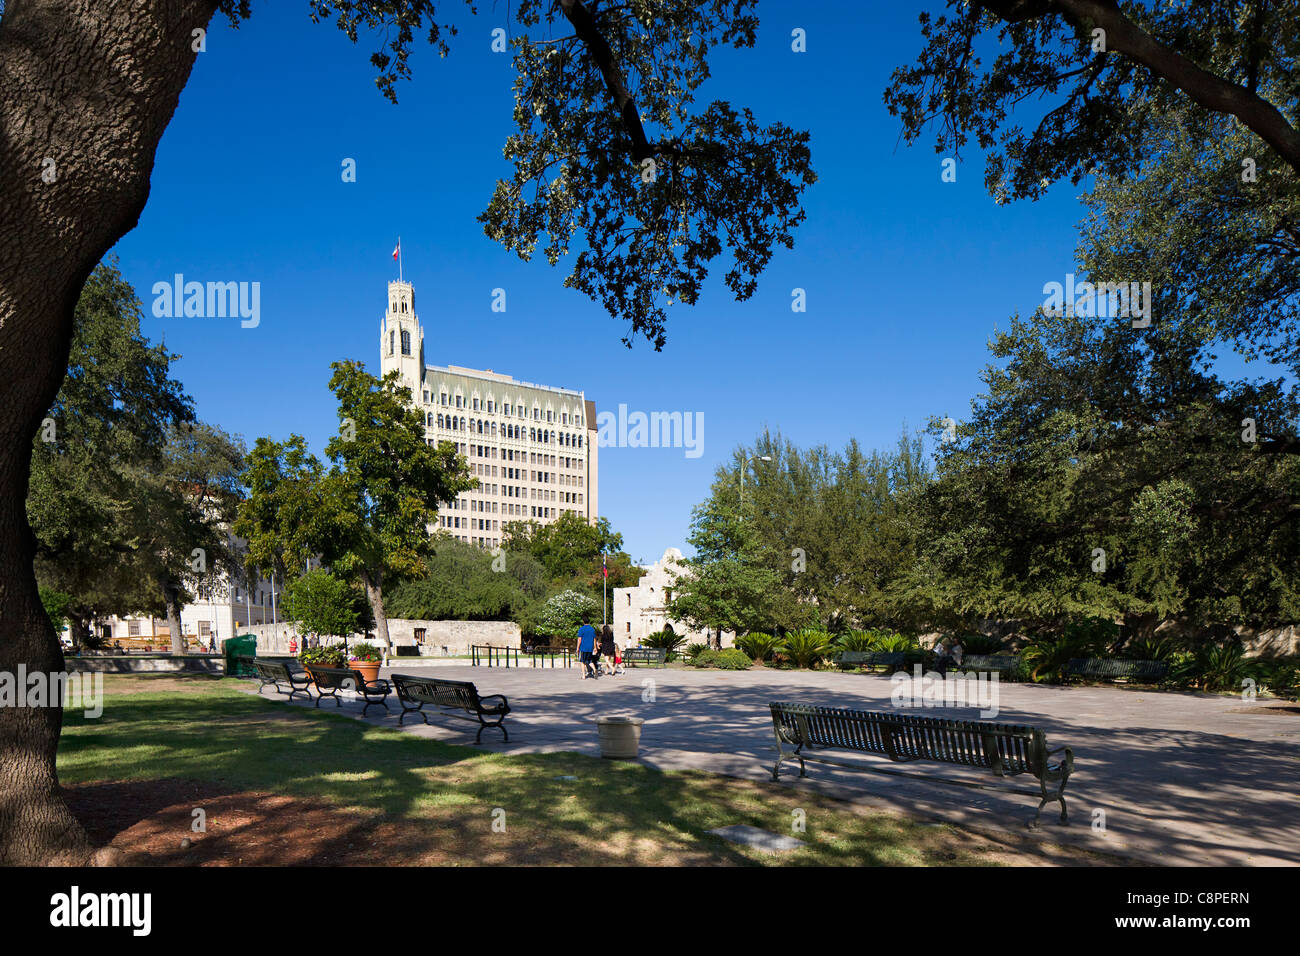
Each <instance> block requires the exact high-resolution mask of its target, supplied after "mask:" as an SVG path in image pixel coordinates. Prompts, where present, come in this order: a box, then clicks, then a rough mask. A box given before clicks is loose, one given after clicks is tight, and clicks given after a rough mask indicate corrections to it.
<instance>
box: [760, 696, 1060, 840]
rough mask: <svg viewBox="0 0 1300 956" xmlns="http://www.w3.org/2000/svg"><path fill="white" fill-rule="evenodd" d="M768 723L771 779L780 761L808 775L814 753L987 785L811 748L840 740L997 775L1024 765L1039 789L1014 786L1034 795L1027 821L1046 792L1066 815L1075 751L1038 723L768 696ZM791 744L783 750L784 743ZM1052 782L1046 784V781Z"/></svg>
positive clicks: (893, 756) (896, 757)
mask: <svg viewBox="0 0 1300 956" xmlns="http://www.w3.org/2000/svg"><path fill="white" fill-rule="evenodd" d="M770 706H771V709H772V726H773V730H774V731H775V733H776V751H777V760H776V766H775V767H773V768H772V779H773V780H776V779H778V777H779V775H780V772H781V764H782V762H783V761H786V760H796V759H797V760H798V761H799V776H801V777H803V776H807V773H806V770H805V767H804V762H805V761H819V762H821V763H828V764H835V765H836V766H841V767H846V768H849V769H853V770H874V771H877V772H880V773H890V774H895V775H897V776H904V777H920V778H922V779H935V780H938V781H939V782H942V783H952V784H956V785H958V786H965V787H975V788H978V789H1004V788H989V787H988V786H987V785H986V784H981V783H975V782H973V781H967V780H952V779H948V778H942V777H937V778H936V777H931V776H930V775H928V774H918V773H908V772H905V771H901V770H890V769H887V768H884V767H872V766H868V765H867V764H865V763H859V762H850V761H845V760H836V759H834V758H831V757H823V756H814V755H813V752H815V751H820V750H824V749H832V748H839V749H842V750H850V751H857V752H859V753H867V754H878V755H880V756H884V757H888V758H889V759H890V760H892V761H895V762H897V763H908V762H911V761H914V760H920V761H932V762H935V763H944V764H953V765H956V766H966V767H978V768H980V769H983V770H988V771H991V772H992V773H993V774H994V775H995V776H998V777H1007V776H1015V775H1017V774H1022V773H1027V774H1029V775H1031V776H1032V777H1034V778H1035V779H1036V780H1037V781H1038V787H1039V791H1038V792H1034V791H1032V790H1023V789H1021V790H1016V791H1014V792H1017V793H1025V794H1029V795H1032V796H1036V797H1040V800H1039V803H1038V811H1037V812H1036V813H1035V814H1034V819H1033V822H1032V823H1030V824H1029V825H1030V826H1031V827H1032V826H1037V825H1038V818H1039V816H1040V815H1041V814H1042V812H1043V806H1044V805H1045V804H1046V803H1047V802H1048V801H1049V800H1055V801H1057V802H1058V803H1060V805H1061V823H1063V824H1064V823H1068V822H1069V820H1068V817H1067V815H1066V809H1065V784H1066V782H1067V781H1068V780H1069V778H1070V774H1071V773H1072V772H1073V770H1074V754H1073V752H1072V751H1071V750H1070V748H1069V747H1058V748H1056V749H1055V750H1048V749H1047V738H1046V736H1045V735H1044V734H1043V732H1042V731H1041V730H1037V729H1035V728H1033V727H1025V726H1020V725H1016V724H994V723H985V722H981V721H969V720H952V719H950V718H947V717H921V716H913V715H910V714H898V713H888V712H873V711H859V710H841V709H838V708H833V707H816V706H812V705H808V704H783V703H772V704H771V705H770ZM787 744H788V745H791V746H792V747H793V748H794V750H793V751H787V750H786V748H785V745H787ZM1061 752H1064V754H1065V756H1064V759H1062V760H1060V761H1059V762H1058V763H1055V764H1053V763H1051V762H1050V760H1049V758H1050V756H1051V755H1052V754H1056V753H1061ZM1049 784H1054V785H1056V787H1055V789H1054V790H1049V789H1048V785H1049Z"/></svg>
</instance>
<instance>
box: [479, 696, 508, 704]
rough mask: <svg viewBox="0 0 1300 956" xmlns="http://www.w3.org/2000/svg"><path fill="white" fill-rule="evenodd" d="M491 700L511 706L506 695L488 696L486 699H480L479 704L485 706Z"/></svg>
mask: <svg viewBox="0 0 1300 956" xmlns="http://www.w3.org/2000/svg"><path fill="white" fill-rule="evenodd" d="M489 700H499V701H501V703H503V704H506V705H509V701H507V700H506V695H505V694H488V695H487V696H486V697H479V699H478V702H479V703H480V704H484V703H487V702H488V701H489Z"/></svg>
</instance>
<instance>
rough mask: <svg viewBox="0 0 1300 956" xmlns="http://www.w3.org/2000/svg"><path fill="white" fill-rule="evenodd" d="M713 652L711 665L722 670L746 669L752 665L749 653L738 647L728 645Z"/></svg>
mask: <svg viewBox="0 0 1300 956" xmlns="http://www.w3.org/2000/svg"><path fill="white" fill-rule="evenodd" d="M713 653H714V659H713V666H714V667H718V668H721V669H722V670H724V671H747V670H749V669H750V667H752V666H753V665H754V662H753V661H752V660H751V659H750V657H749V655H748V654H746V653H745V652H744V651H742V650H741V649H740V648H738V647H728V648H726V649H725V650H721V651H714V652H713Z"/></svg>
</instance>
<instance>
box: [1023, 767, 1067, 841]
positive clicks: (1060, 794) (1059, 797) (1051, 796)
mask: <svg viewBox="0 0 1300 956" xmlns="http://www.w3.org/2000/svg"><path fill="white" fill-rule="evenodd" d="M1069 779H1070V775H1069V774H1068V773H1067V774H1066V775H1065V776H1064V777H1062V778H1061V785H1060V786H1059V787H1057V788H1056V792H1055V793H1050V792H1049V791H1048V789H1047V783H1046V781H1044V780H1042V779H1041V778H1040V779H1039V781H1038V787H1039V789H1040V790H1042V792H1043V799H1041V800H1039V801H1038V810H1037V811H1035V813H1034V819H1033V821H1032V822H1031V823H1030V824H1029V829H1031V830H1034V829H1037V827H1038V818H1039V817H1040V816H1042V813H1043V807H1044V806H1046V805H1047V804H1048V802H1050V801H1052V800H1055V801H1056V802H1057V803H1059V804H1060V805H1061V826H1069V825H1070V816H1069V813H1068V811H1067V810H1066V806H1065V784H1066V782H1067V781H1069Z"/></svg>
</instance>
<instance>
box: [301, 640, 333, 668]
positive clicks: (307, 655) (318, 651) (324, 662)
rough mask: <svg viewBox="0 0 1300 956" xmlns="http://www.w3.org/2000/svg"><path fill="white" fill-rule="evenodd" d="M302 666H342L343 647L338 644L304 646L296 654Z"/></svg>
mask: <svg viewBox="0 0 1300 956" xmlns="http://www.w3.org/2000/svg"><path fill="white" fill-rule="evenodd" d="M298 660H300V661H302V664H303V666H304V667H311V666H312V665H313V664H314V665H316V666H317V667H342V666H343V665H344V657H343V648H341V647H338V646H334V645H331V646H328V647H304V648H303V649H302V653H301V654H299V655H298Z"/></svg>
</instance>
